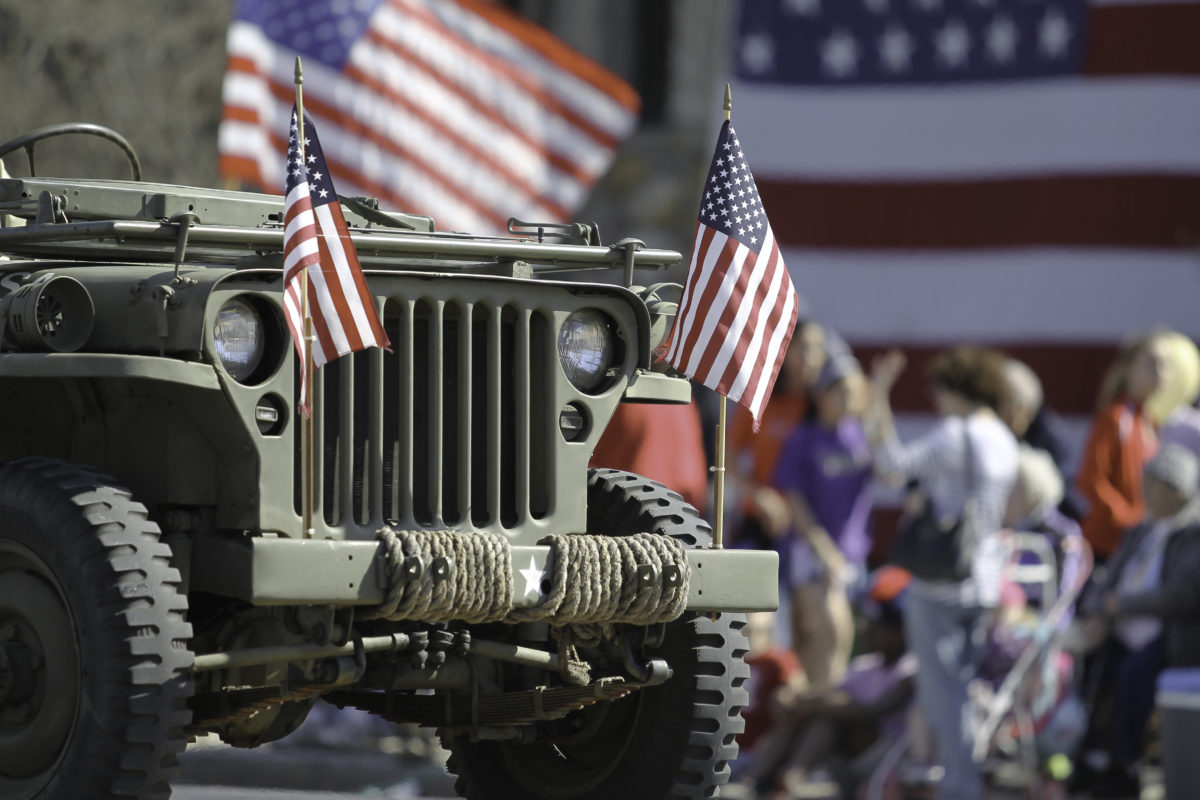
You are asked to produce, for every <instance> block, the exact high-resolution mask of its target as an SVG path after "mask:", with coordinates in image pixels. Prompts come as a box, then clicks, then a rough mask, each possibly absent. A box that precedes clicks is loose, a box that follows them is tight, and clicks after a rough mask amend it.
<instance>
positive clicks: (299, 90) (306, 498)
mask: <svg viewBox="0 0 1200 800" xmlns="http://www.w3.org/2000/svg"><path fill="white" fill-rule="evenodd" d="M303 85H304V73H303V71H302V70H301V69H300V56H296V142H297V146H298V147H299V149H300V169H305V160H304V90H303ZM300 316H301V318H302V319H303V320H304V377H305V380H304V406H305V408H307V409H308V415H307V416H305V415H303V414H301V419H302V423H301V432H300V451H301V452H302V453H303V458H302V460H301V473H302V474H301V486H302V491H301V494H302V499H301V506H302V507H303V518H304V522H303V527H304V538H305V539H311V538H313V506H314V501H315V499H316V486H315V482H314V476H315V473H316V451H315V450H314V447H313V446H314V444H315V443H316V424H315V422H314V414H313V411H314V409H313V397H314V392H313V384H314V383H315V381H316V379H317V376H316V370H315V369H314V367H313V323H312V313H311V312H310V309H309V307H308V269H307V268H305V269H303V270H301V272H300Z"/></svg>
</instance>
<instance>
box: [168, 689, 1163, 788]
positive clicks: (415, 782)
mask: <svg viewBox="0 0 1200 800" xmlns="http://www.w3.org/2000/svg"><path fill="white" fill-rule="evenodd" d="M381 732H384V733H383V734H382V735H381ZM444 761H445V752H444V751H442V750H441V748H440V747H438V746H437V743H436V740H435V739H434V738H433V736H432V733H431V732H430V731H427V730H422V729H419V728H416V727H415V726H392V725H389V724H388V723H382V722H380V721H379V720H377V719H376V718H373V717H370V716H368V715H365V714H360V713H358V712H353V711H350V712H338V711H336V710H334V709H332V707H330V706H324V705H318V706H317V708H316V709H315V710H314V714H313V716H312V717H311V718H310V720H309V721H308V722H307V723H306V724H305V725H304V726H302V727H301V729H300V730H299V731H297V733H295V734H293V735H292V736H291V737H289V738H287V739H285V740H283V741H281V742H276V743H273V744H268V745H264V746H262V747H259V748H256V749H253V750H241V749H236V748H232V747H228V746H226V745H224V744H222V743H221V742H220V741H218V740H217V739H216V737H212V736H210V737H205V738H203V739H201V740H199V741H197V742H196V743H194V744H193V745H191V746H190V747H189V748H188V750H187V752H185V753H184V754H183V756H182V757H181V758H180V764H181V766H182V774H181V777H180V779H179V780H178V781H177V782H176V783H175V785H174V786H175V791H174V794H173V795H172V797H173V798H174V799H175V800H362V798H377V800H450V799H451V798H454V797H455V793H454V782H453V779H452V778H451V776H449V775H447V774H446V771H445V768H444V767H443V766H442V765H443V763H444ZM1146 777H1147V779H1148V780H1149V781H1150V782H1151V785H1150V786H1148V787H1147V789H1146V791H1144V792H1143V794H1142V798H1141V800H1163V791H1162V786H1161V783H1160V781H1161V777H1160V775H1159V774H1158V772H1157V771H1152V772H1150V773H1149V774H1148V775H1147V776H1146ZM989 796H990V797H991V798H993V800H1023V798H1024V794H1023V793H1021V792H1004V791H993V792H992V793H991V794H990V795H989ZM1060 797H1061V795H1060Z"/></svg>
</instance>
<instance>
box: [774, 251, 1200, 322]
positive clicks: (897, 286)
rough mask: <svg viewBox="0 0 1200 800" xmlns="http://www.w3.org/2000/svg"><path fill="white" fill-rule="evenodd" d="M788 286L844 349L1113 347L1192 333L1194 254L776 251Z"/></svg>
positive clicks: (1198, 273) (1199, 259)
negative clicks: (892, 345)
mask: <svg viewBox="0 0 1200 800" xmlns="http://www.w3.org/2000/svg"><path fill="white" fill-rule="evenodd" d="M783 255H784V259H785V261H786V263H787V264H788V265H789V266H790V269H791V271H792V278H793V280H794V281H795V284H796V288H797V289H798V291H799V292H800V293H801V294H802V295H803V296H804V298H805V299H806V301H807V302H808V304H809V306H810V307H811V308H813V309H819V311H820V319H821V321H822V322H825V323H827V324H829V325H831V326H832V327H833V328H834V329H836V330H837V331H838V332H839V333H841V334H842V335H843V336H845V337H847V338H848V339H850V340H851V341H861V342H892V341H903V342H908V343H914V344H916V343H922V344H954V343H959V342H962V341H993V342H1010V343H1019V342H1034V343H1036V342H1115V341H1118V340H1120V339H1121V338H1122V337H1123V336H1124V335H1125V334H1126V333H1128V332H1129V331H1132V330H1146V329H1149V328H1153V327H1156V326H1167V327H1170V328H1173V329H1175V330H1178V331H1181V332H1183V333H1185V334H1188V335H1189V336H1192V337H1200V314H1197V312H1196V298H1198V297H1200V250H1196V249H1195V248H1189V249H1180V250H1137V249H1130V250H1124V249H1116V248H1112V249H1104V248H1096V249H1090V248H1078V249H1076V248H1028V249H1006V250H964V251H954V250H950V251H947V250H936V251H920V252H896V251H870V250H860V251H846V250H819V249H808V248H795V247H792V248H784V249H783Z"/></svg>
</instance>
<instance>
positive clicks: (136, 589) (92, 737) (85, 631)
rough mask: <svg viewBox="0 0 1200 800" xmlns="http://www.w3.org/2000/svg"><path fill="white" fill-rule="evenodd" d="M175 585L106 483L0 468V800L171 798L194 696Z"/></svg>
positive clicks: (74, 470)
mask: <svg viewBox="0 0 1200 800" xmlns="http://www.w3.org/2000/svg"><path fill="white" fill-rule="evenodd" d="M178 585H179V573H178V571H177V570H176V569H175V568H174V567H172V565H171V552H170V549H169V548H168V547H167V545H165V544H163V543H162V542H160V541H159V530H158V527H157V526H156V525H155V524H154V523H153V522H151V521H150V520H149V519H148V517H147V513H146V508H145V507H144V506H142V505H141V504H140V503H136V502H134V501H133V500H132V499H131V498H130V494H129V492H128V491H126V490H124V489H122V488H119V487H118V486H116V485H114V481H113V479H112V478H109V477H107V476H105V475H102V474H100V473H97V472H94V471H92V470H90V469H86V468H83V467H79V466H75V465H73V464H69V463H66V462H63V461H57V460H51V459H44V458H34V459H23V460H19V461H13V462H9V463H7V464H5V465H3V466H0V800H34V798H39V799H40V798H46V800H79V799H81V798H109V797H117V798H139V800H150V799H151V798H166V797H169V796H170V793H171V790H170V785H169V781H170V779H171V777H172V776H173V775H174V774H175V772H176V771H177V756H178V754H179V753H180V752H181V751H182V750H183V748H184V746H185V745H186V738H185V736H184V732H183V729H184V726H185V725H186V724H187V723H188V721H189V719H190V712H189V711H188V710H187V706H186V703H187V699H188V697H189V696H190V695H191V691H192V684H191V680H190V678H188V677H187V675H186V674H185V671H186V670H187V669H188V668H190V666H191V664H192V653H191V652H190V650H189V649H188V639H189V638H190V635H191V629H190V627H189V625H188V623H187V622H186V621H185V619H184V612H185V609H186V607H187V600H186V598H185V597H184V596H183V595H181V594H180V593H179V591H178Z"/></svg>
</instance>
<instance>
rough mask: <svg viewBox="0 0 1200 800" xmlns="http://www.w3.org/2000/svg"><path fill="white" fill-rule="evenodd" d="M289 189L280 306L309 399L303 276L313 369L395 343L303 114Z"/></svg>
mask: <svg viewBox="0 0 1200 800" xmlns="http://www.w3.org/2000/svg"><path fill="white" fill-rule="evenodd" d="M285 185H286V198H285V200H284V224H285V228H284V236H283V270H284V277H283V285H284V291H283V308H284V315H285V316H286V317H287V325H288V328H289V329H290V330H291V332H292V340H293V341H294V342H295V344H296V351H297V353H298V355H299V357H300V364H301V367H300V389H301V392H300V396H301V397H307V396H308V395H307V392H306V391H305V388H306V387H307V385H308V380H309V379H310V376H309V375H308V373H307V366H306V365H305V360H304V319H305V307H304V304H303V303H302V301H301V298H302V296H303V289H302V286H303V284H304V274H305V273H306V272H307V274H308V308H307V311H308V315H309V316H310V317H312V321H313V333H314V341H313V345H312V354H313V364H314V365H315V366H316V367H318V368H319V367H322V366H324V365H325V364H326V363H328V362H330V361H332V360H333V359H335V358H338V357H339V356H344V355H346V354H347V353H353V352H356V351H358V350H363V349H365V348H368V347H385V348H386V347H388V346H389V344H390V342H388V338H387V334H386V333H384V330H383V323H382V322H381V321H380V319H379V312H378V311H377V310H376V308H375V304H374V301H373V300H372V299H371V293H370V291H369V290H368V289H367V282H366V279H365V278H364V277H363V272H362V267H360V266H359V264H358V255H357V254H356V253H355V252H354V243H353V242H352V241H350V232H349V230H348V229H347V227H346V218H345V217H344V216H343V215H342V207H341V205H340V204H339V203H338V202H337V192H336V191H335V190H334V188H333V179H332V178H331V177H330V175H329V167H328V165H326V163H325V156H324V154H323V153H322V152H321V143H320V141H319V140H318V139H317V129H316V127H315V126H314V125H313V123H312V120H310V119H308V115H307V114H306V115H305V120H304V154H303V156H301V148H300V136H299V125H297V117H296V112H295V110H294V109H293V111H292V124H291V133H290V135H289V136H288V163H287V180H286V182H285ZM300 410H301V413H302V414H304V416H308V414H309V411H310V409H309V408H308V407H307V405H306V404H304V403H303V401H302V403H301V406H300Z"/></svg>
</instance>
